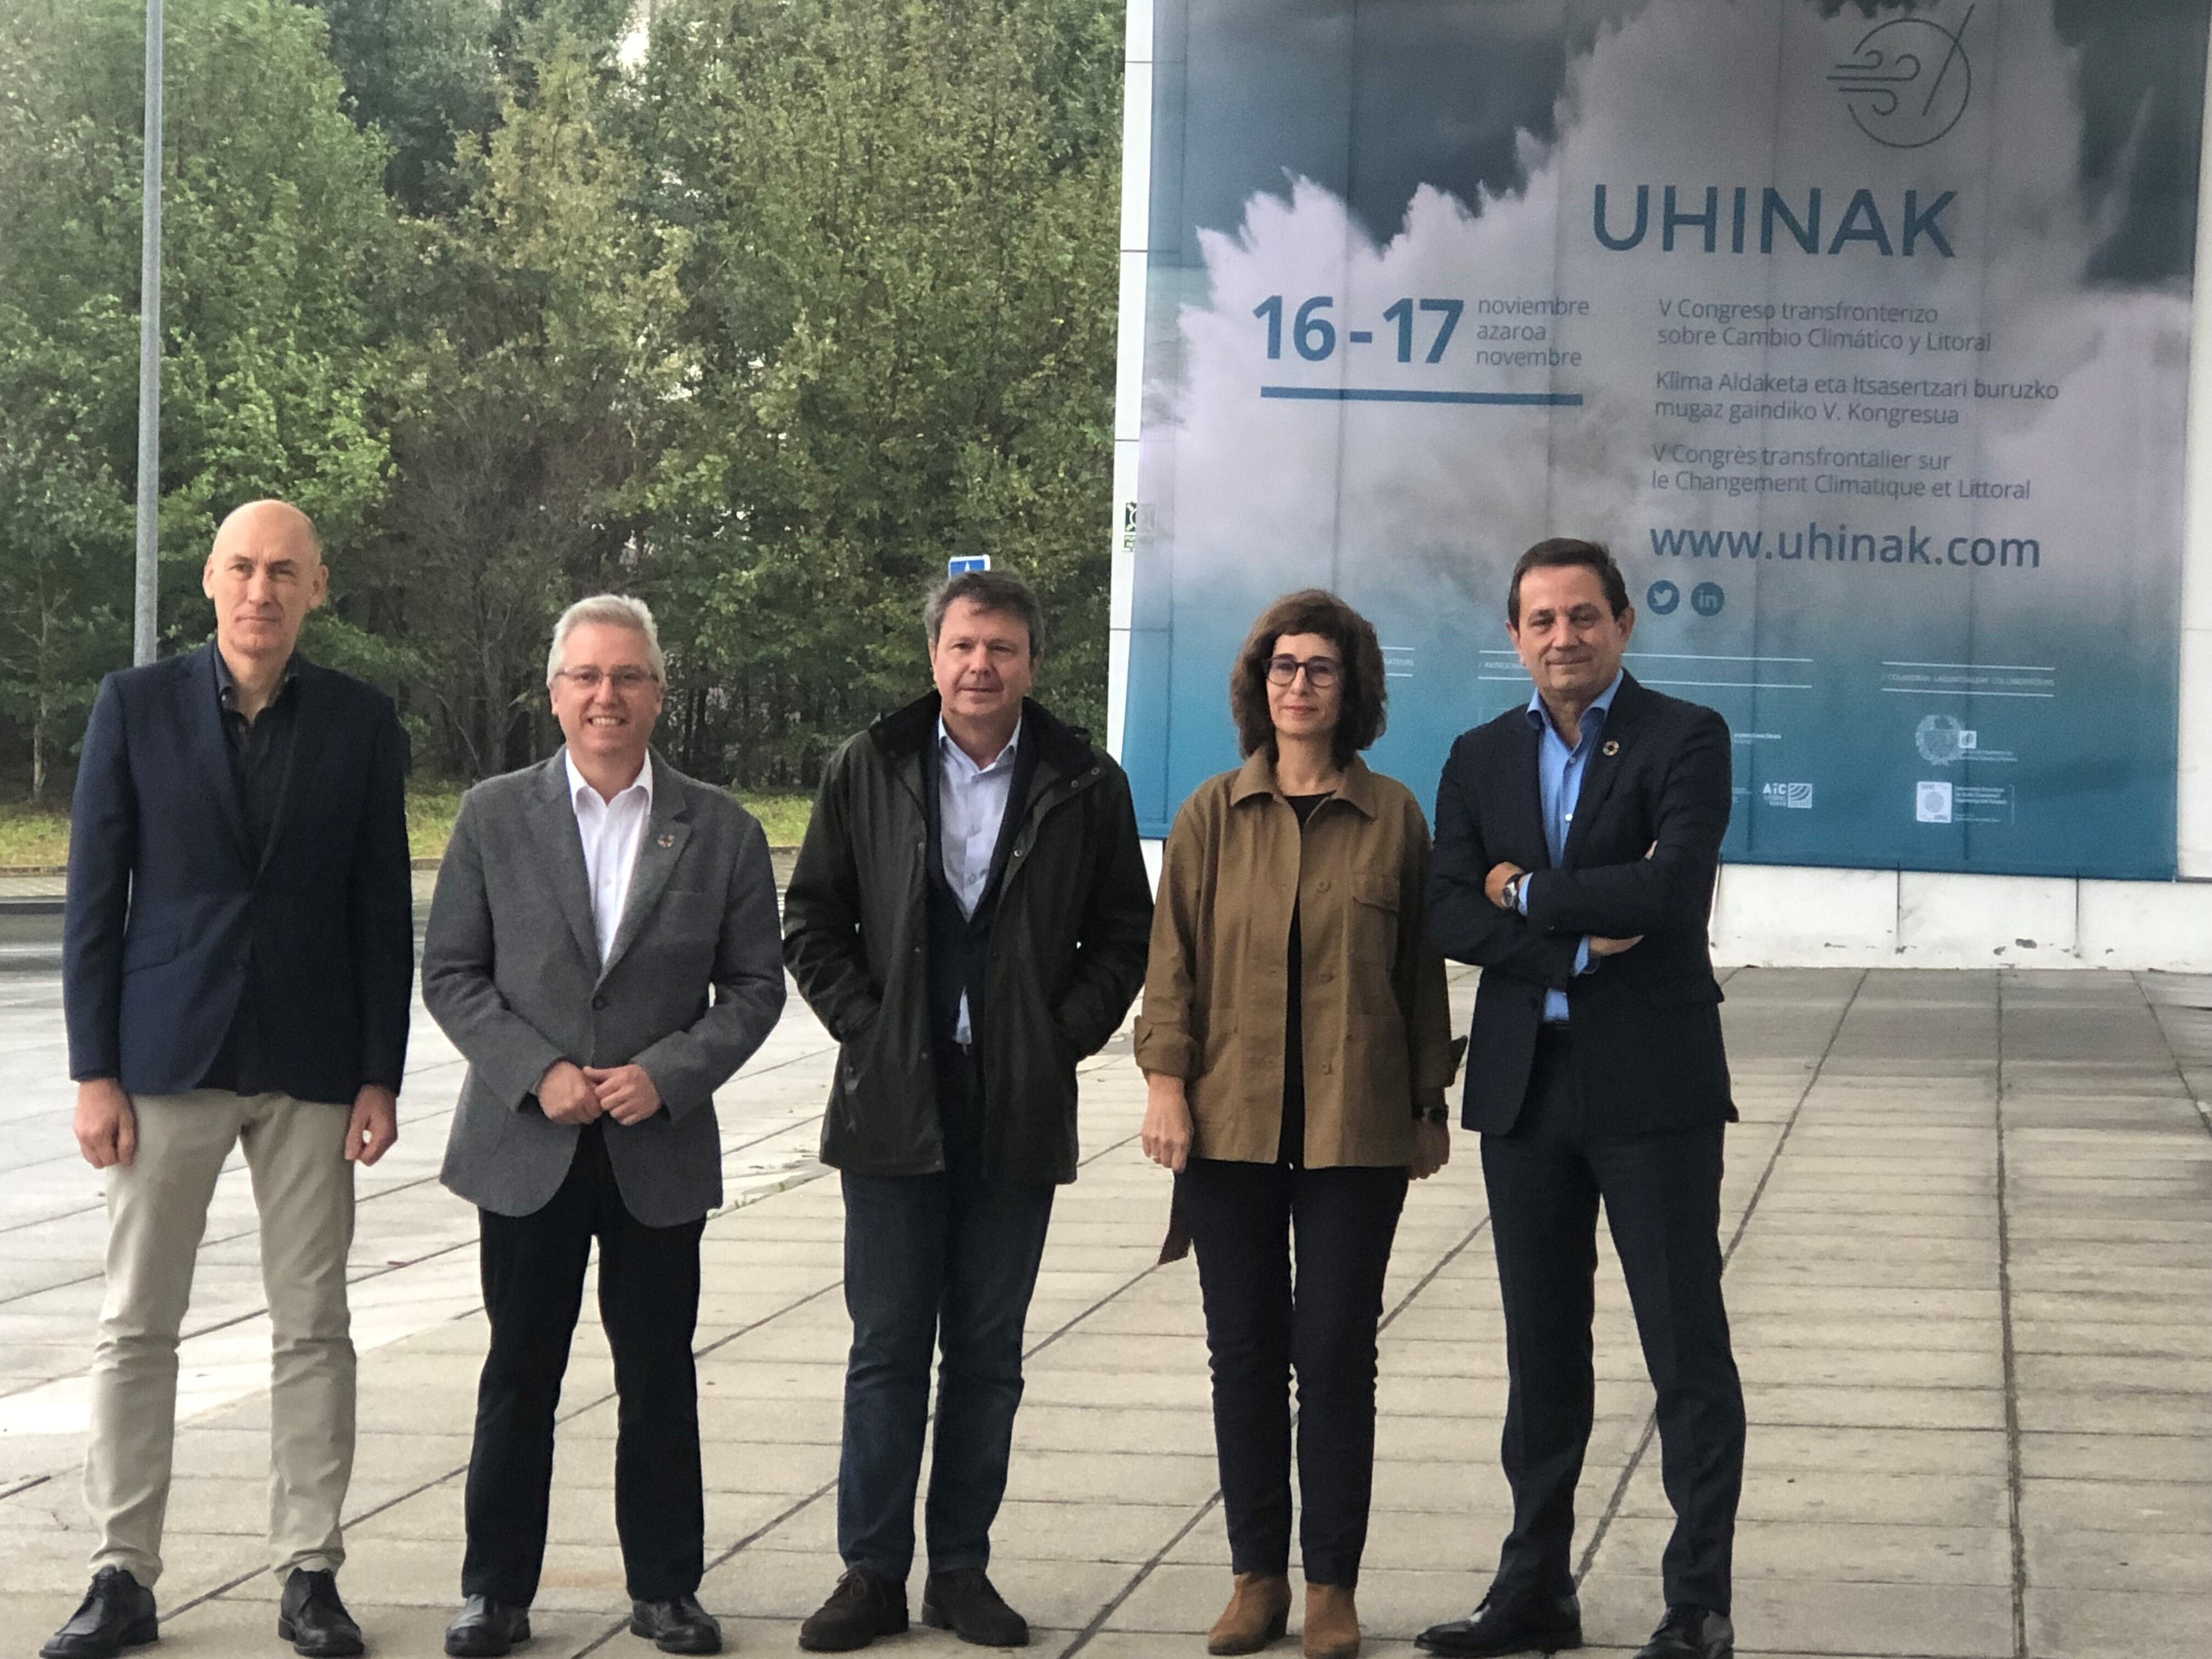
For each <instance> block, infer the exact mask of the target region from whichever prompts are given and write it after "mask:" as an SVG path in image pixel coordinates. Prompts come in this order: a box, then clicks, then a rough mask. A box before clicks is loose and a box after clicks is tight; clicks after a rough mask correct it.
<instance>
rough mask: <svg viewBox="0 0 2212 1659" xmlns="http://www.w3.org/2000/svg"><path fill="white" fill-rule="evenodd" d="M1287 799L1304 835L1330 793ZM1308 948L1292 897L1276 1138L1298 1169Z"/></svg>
mask: <svg viewBox="0 0 2212 1659" xmlns="http://www.w3.org/2000/svg"><path fill="white" fill-rule="evenodd" d="M1283 799H1285V800H1287V801H1288V802H1290V804H1291V811H1293V812H1296V813H1297V815H1298V833H1299V834H1300V835H1304V833H1305V828H1306V825H1307V823H1309V822H1310V820H1311V819H1312V817H1313V815H1314V809H1315V808H1316V807H1317V806H1319V805H1321V804H1322V802H1323V801H1325V800H1327V799H1328V796H1327V795H1325V794H1323V795H1285V796H1284V797H1283ZM1304 951H1305V941H1304V938H1303V937H1302V936H1301V934H1300V933H1299V931H1298V902H1297V900H1296V899H1292V900H1291V960H1290V970H1289V972H1288V973H1287V974H1285V976H1284V977H1285V981H1287V983H1286V987H1285V989H1286V992H1287V994H1288V996H1289V998H1290V1002H1289V1005H1288V1006H1286V1007H1285V1009H1284V1011H1283V1131H1282V1135H1281V1137H1280V1139H1279V1140H1278V1141H1277V1142H1276V1151H1275V1161H1276V1162H1277V1163H1279V1164H1289V1165H1290V1166H1291V1168H1292V1169H1294V1170H1295V1169H1300V1168H1303V1167H1304V1164H1305V1149H1306V1055H1305V1019H1304V1014H1303V1012H1302V1010H1303V1008H1304V1003H1305V955H1304Z"/></svg>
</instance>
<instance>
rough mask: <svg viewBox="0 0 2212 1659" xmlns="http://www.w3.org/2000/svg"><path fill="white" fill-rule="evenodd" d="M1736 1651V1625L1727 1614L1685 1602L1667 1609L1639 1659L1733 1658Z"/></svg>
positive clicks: (1637, 1658) (1640, 1653) (1638, 1656)
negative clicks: (1692, 1605) (1732, 1623)
mask: <svg viewBox="0 0 2212 1659" xmlns="http://www.w3.org/2000/svg"><path fill="white" fill-rule="evenodd" d="M1734 1653H1735V1626H1734V1625H1731V1624H1730V1623H1729V1617H1728V1614H1726V1613H1715V1612H1714V1611H1713V1610H1712V1609H1711V1607H1691V1606H1689V1605H1687V1604H1685V1605H1683V1606H1681V1607H1669V1608H1668V1609H1667V1616H1666V1617H1665V1618H1664V1619H1662V1620H1660V1621H1659V1628H1658V1629H1657V1630H1655V1631H1653V1632H1651V1639H1650V1641H1648V1642H1646V1643H1645V1644H1644V1647H1643V1650H1642V1651H1641V1652H1639V1653H1638V1655H1637V1656H1636V1659H1730V1656H1732V1655H1733V1654H1734Z"/></svg>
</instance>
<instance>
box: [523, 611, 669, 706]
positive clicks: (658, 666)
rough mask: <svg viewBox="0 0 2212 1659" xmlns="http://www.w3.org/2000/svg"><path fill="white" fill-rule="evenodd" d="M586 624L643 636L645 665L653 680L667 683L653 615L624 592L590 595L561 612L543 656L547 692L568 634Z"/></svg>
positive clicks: (556, 674) (555, 672) (555, 673)
mask: <svg viewBox="0 0 2212 1659" xmlns="http://www.w3.org/2000/svg"><path fill="white" fill-rule="evenodd" d="M584 623H605V625H607V626H609V627H611V628H628V629H634V630H635V631H636V632H638V633H640V634H642V635H645V660H646V665H647V667H649V668H651V669H652V670H653V678H654V679H656V680H658V681H659V682H660V683H661V684H663V685H665V684H668V659H667V658H666V657H665V656H664V655H663V654H661V650H660V630H659V629H658V628H655V627H654V626H653V612H652V611H648V610H647V609H646V605H645V601H644V600H643V599H632V598H630V597H629V594H627V593H594V594H592V596H591V597H590V598H589V599H579V600H577V601H576V602H575V604H574V605H570V606H569V607H568V609H567V610H566V611H562V613H561V620H560V621H558V622H556V623H554V624H553V645H552V648H551V649H550V650H549V651H547V652H546V653H545V684H546V686H547V687H548V689H550V687H551V686H552V684H553V682H554V680H555V678H556V677H557V676H558V675H559V674H560V672H561V663H562V653H564V652H565V651H566V650H567V648H568V635H570V634H572V633H574V631H575V630H576V629H578V628H579V627H580V626H581V625H582V624H584Z"/></svg>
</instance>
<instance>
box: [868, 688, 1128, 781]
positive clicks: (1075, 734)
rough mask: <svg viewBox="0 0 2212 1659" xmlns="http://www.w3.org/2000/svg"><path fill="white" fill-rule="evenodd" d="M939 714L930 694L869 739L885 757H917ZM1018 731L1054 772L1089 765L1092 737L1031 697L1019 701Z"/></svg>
mask: <svg viewBox="0 0 2212 1659" xmlns="http://www.w3.org/2000/svg"><path fill="white" fill-rule="evenodd" d="M940 713H941V709H940V707H939V697H938V695H937V693H936V692H934V691H931V692H929V693H927V695H925V696H919V697H916V698H915V700H914V701H913V702H910V703H908V704H907V706H906V707H905V708H900V709H895V710H893V711H892V712H891V713H890V714H886V715H884V717H883V718H882V719H881V720H878V721H877V722H876V723H875V724H874V725H873V726H870V727H869V728H868V737H869V738H870V739H871V740H872V742H873V743H874V744H875V745H876V747H877V748H878V750H881V751H882V752H883V754H884V756H885V757H887V758H891V759H896V758H900V757H904V756H908V755H920V754H921V752H922V750H924V749H926V748H927V747H928V746H929V745H930V744H933V743H934V742H936V741H937V721H938V718H939V714H940ZM1021 732H1022V735H1023V737H1024V738H1025V739H1031V738H1033V740H1034V741H1035V742H1036V756H1037V761H1038V763H1040V764H1041V765H1043V766H1048V767H1050V768H1051V769H1053V770H1054V771H1055V772H1058V773H1061V774H1067V773H1073V772H1076V771H1079V770H1083V769H1087V768H1088V767H1089V766H1090V764H1091V734H1090V733H1089V732H1085V730H1084V729H1083V728H1082V727H1081V726H1068V725H1066V724H1065V723H1063V722H1062V721H1060V720H1056V719H1054V717H1053V715H1052V714H1050V713H1049V712H1048V711H1047V710H1046V708H1045V707H1044V705H1043V704H1042V703H1041V702H1038V701H1037V700H1036V698H1034V697H1024V698H1023V699H1022V720H1021Z"/></svg>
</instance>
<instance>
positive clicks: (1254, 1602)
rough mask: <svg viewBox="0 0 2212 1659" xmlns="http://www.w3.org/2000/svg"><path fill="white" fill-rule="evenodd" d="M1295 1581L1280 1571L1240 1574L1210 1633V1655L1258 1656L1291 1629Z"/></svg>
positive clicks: (1207, 1634)
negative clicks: (1241, 1654) (1292, 1597)
mask: <svg viewBox="0 0 2212 1659" xmlns="http://www.w3.org/2000/svg"><path fill="white" fill-rule="evenodd" d="M1290 1622H1291V1581H1290V1577H1289V1575H1287V1574H1285V1573H1279V1572H1240V1573H1238V1574H1237V1582H1236V1583H1235V1585H1234V1586H1233V1587H1232V1588H1231V1590H1230V1592H1229V1605H1228V1606H1227V1607H1224V1608H1222V1610H1221V1617H1220V1618H1218V1619H1217V1620H1214V1621H1213V1628H1212V1630H1210V1631H1208V1632H1206V1651H1207V1652H1208V1653H1257V1652H1259V1650H1261V1648H1264V1647H1266V1646H1267V1644H1268V1643H1270V1642H1273V1641H1276V1640H1278V1639H1279V1638H1280V1637H1281V1636H1282V1634H1283V1632H1285V1630H1287V1629H1288V1628H1289V1627H1290Z"/></svg>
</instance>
